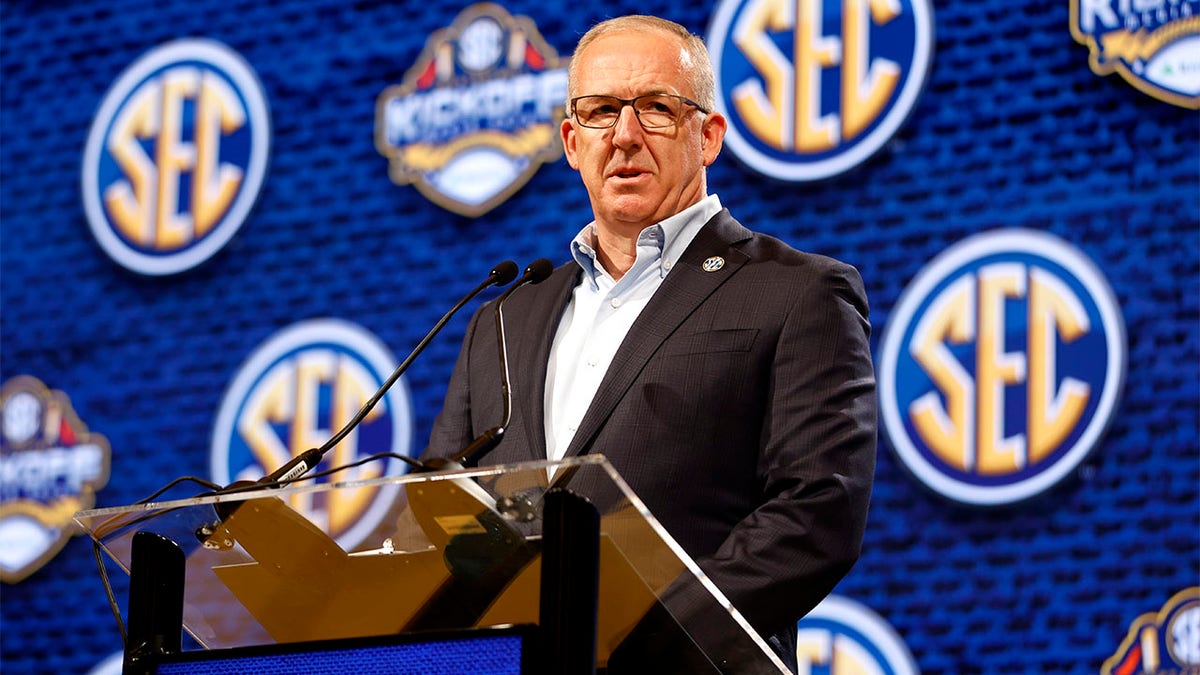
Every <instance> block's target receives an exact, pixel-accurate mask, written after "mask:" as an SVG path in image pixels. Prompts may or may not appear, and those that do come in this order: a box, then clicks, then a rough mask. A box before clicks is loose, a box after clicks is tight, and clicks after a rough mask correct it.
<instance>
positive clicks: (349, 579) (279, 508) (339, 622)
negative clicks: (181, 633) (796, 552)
mask: <svg viewBox="0 0 1200 675" xmlns="http://www.w3.org/2000/svg"><path fill="white" fill-rule="evenodd" d="M561 490H567V491H570V492H571V493H573V494H574V495H577V496H579V497H583V498H584V499H586V501H587V502H590V504H591V505H592V506H594V507H595V509H596V511H597V512H598V515H599V532H600V536H599V542H598V543H599V547H598V551H599V554H598V559H599V560H598V562H599V565H598V569H599V575H598V603H597V607H598V609H597V611H596V617H595V620H596V665H597V666H598V667H599V668H600V669H602V670H604V669H609V670H610V671H611V672H614V673H615V672H620V666H619V664H620V663H622V662H630V663H632V662H633V661H634V660H636V659H640V658H644V657H643V656H641V655H639V649H642V650H646V651H652V652H655V656H656V658H660V659H661V658H669V657H667V656H665V655H664V653H663V650H667V651H669V650H670V649H672V648H673V646H680V645H682V646H684V647H686V649H687V650H688V651H689V652H690V653H691V654H692V656H691V657H690V658H693V659H698V660H699V662H701V663H703V664H704V667H708V666H711V669H710V671H711V672H714V673H726V672H728V673H779V672H787V671H786V669H785V668H784V666H783V664H782V662H781V661H779V660H778V658H777V657H776V656H775V655H774V654H773V653H772V652H771V651H770V649H769V648H768V647H767V645H766V643H765V642H764V641H763V640H762V639H761V638H760V637H759V636H758V635H757V633H755V632H754V631H753V629H751V628H750V626H749V624H748V623H747V622H746V621H745V620H744V618H743V617H742V616H741V615H740V614H739V613H738V612H737V610H736V609H735V608H733V607H732V606H731V604H730V603H729V602H728V601H727V600H726V599H725V597H724V596H723V595H722V594H721V592H720V590H719V589H717V588H716V587H715V586H714V585H713V584H712V583H711V581H709V580H708V579H707V577H706V576H705V575H704V573H703V572H702V571H701V570H700V568H699V567H698V566H697V565H696V563H695V562H694V561H693V560H691V558H689V557H688V555H687V554H686V553H685V552H684V551H683V549H682V548H681V547H680V546H679V545H678V544H677V543H675V541H674V540H673V539H672V538H671V537H670V535H669V534H668V533H667V532H666V531H665V530H664V529H663V528H662V527H661V525H660V524H659V523H658V522H657V521H656V520H655V519H654V517H653V516H652V515H651V514H650V513H649V512H648V511H647V510H646V507H645V506H644V504H643V503H642V502H641V500H640V499H638V497H637V495H635V494H633V492H632V491H631V490H630V488H629V487H628V485H626V483H625V482H624V481H623V480H622V479H621V477H620V476H619V475H618V474H617V472H616V471H615V470H614V469H613V467H612V466H611V465H610V464H609V463H608V461H607V460H606V459H605V458H604V457H603V456H600V455H596V456H584V457H577V458H571V459H568V460H563V461H559V462H529V463H521V464H509V465H501V466H495V467H486V468H480V469H470V470H459V471H444V472H430V473H419V474H408V475H401V476H395V477H387V478H380V479H374V480H369V481H348V482H340V483H339V482H334V483H324V484H315V485H304V486H297V487H286V488H256V489H253V490H249V491H245V492H235V493H229V494H221V495H209V496H202V497H196V498H191V499H182V500H173V501H162V502H153V503H147V504H138V505H133V506H126V507H117V508H103V509H93V510H90V511H82V512H80V513H78V514H76V516H75V520H76V521H77V522H78V523H79V524H80V525H81V526H82V527H83V529H84V530H85V531H86V532H87V533H88V534H89V535H90V536H91V537H92V538H93V539H94V540H95V541H96V542H97V543H98V544H99V546H100V547H101V548H102V550H103V551H104V552H105V553H106V554H107V556H108V557H109V558H110V560H111V563H110V565H115V566H117V567H119V568H120V569H121V570H122V571H124V572H125V573H130V572H131V570H133V569H134V564H133V557H134V550H135V544H134V542H135V539H136V538H137V537H138V536H140V537H146V536H147V534H145V533H149V534H150V535H153V536H155V537H156V538H157V539H158V540H162V541H167V542H169V543H170V544H173V547H177V548H178V549H179V551H180V552H181V554H182V556H181V557H182V560H183V561H184V562H183V567H184V573H183V576H184V583H183V589H182V595H183V598H182V601H183V620H182V628H183V630H185V631H186V632H187V633H188V634H189V635H191V636H192V637H193V638H194V639H195V641H196V642H197V643H198V644H199V645H200V646H201V647H203V648H204V649H209V650H214V649H226V648H235V647H244V646H251V645H265V644H281V643H301V642H309V641H322V640H326V641H327V640H334V639H341V638H360V637H368V636H384V635H396V634H414V633H417V634H419V633H421V632H422V631H430V632H435V631H441V632H445V631H454V630H468V629H482V628H487V627H498V626H508V625H526V626H538V625H539V624H541V623H543V622H544V621H548V620H549V619H546V618H544V616H545V615H544V610H543V608H541V607H540V601H541V587H542V586H541V583H542V569H541V568H542V560H543V557H542V553H543V551H542V545H543V541H544V537H543V535H544V534H546V535H548V534H549V532H546V533H544V532H543V525H544V523H545V521H544V520H543V518H542V509H543V508H544V505H545V504H546V503H547V494H555V493H557V492H558V491H561ZM548 491H551V492H548ZM381 493H387V494H390V495H391V496H393V497H394V503H393V506H392V509H391V511H389V513H388V515H387V517H385V518H384V519H383V521H382V522H381V523H380V524H379V525H377V526H375V527H374V529H373V530H372V531H369V532H355V531H353V530H352V529H348V528H345V527H344V526H342V527H339V526H338V525H336V524H335V525H331V524H330V523H329V522H327V521H328V520H329V519H328V518H322V517H321V516H319V515H312V512H310V511H309V510H308V507H310V506H311V505H314V504H329V503H335V502H340V503H343V504H345V503H368V502H370V501H371V500H372V499H373V498H374V497H376V496H377V495H379V494H381ZM139 533H143V534H141V535H139ZM547 555H548V556H549V554H547ZM564 610H565V611H566V612H568V613H569V612H570V610H571V608H570V607H566V608H564ZM639 645H640V647H639ZM631 672H634V671H631ZM700 672H704V671H703V668H701V671H700Z"/></svg>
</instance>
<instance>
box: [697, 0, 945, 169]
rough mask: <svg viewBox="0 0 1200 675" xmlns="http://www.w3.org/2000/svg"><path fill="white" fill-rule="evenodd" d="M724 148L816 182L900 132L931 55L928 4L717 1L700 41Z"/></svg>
mask: <svg viewBox="0 0 1200 675" xmlns="http://www.w3.org/2000/svg"><path fill="white" fill-rule="evenodd" d="M706 42H707V43H708V47H709V51H710V53H711V54H712V59H713V68H714V70H715V74H716V88H717V109H718V110H720V111H721V113H722V114H723V115H725V117H726V118H727V119H728V120H729V129H728V131H727V132H726V136H725V142H726V143H727V144H728V146H729V148H730V149H731V150H732V151H733V153H734V154H735V155H736V156H737V157H738V158H739V159H741V160H742V161H743V162H745V163H746V164H748V165H749V166H750V167H751V168H753V169H754V170H755V171H758V172H759V173H762V174H764V175H767V176H771V177H773V178H778V179H780V180H787V181H816V180H821V179H823V178H828V177H830V176H834V175H837V174H839V173H842V172H844V171H847V170H849V169H851V168H853V167H855V166H857V165H859V164H861V163H862V162H864V161H866V160H867V158H869V157H870V156H871V155H872V154H874V153H875V152H876V151H877V150H879V148H881V147H882V146H883V144H884V143H886V142H887V141H888V140H889V139H890V138H891V137H892V136H893V135H894V134H895V133H896V131H897V130H898V129H899V128H900V125H901V124H903V122H904V120H905V119H907V117H908V114H909V113H910V112H911V111H912V109H913V107H914V106H915V104H916V101H917V98H918V96H919V94H920V92H921V90H922V88H923V87H924V84H925V78H926V75H927V74H928V72H929V67H930V62H931V61H932V55H933V19H932V10H931V8H930V5H929V2H928V0H723V1H722V2H721V3H720V5H718V7H717V10H716V13H715V15H714V17H713V22H712V26H711V28H710V30H709V33H708V35H707V38H706Z"/></svg>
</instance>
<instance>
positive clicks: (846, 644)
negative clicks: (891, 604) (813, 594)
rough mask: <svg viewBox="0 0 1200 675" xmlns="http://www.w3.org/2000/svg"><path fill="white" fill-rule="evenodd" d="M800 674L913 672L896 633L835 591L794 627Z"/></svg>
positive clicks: (890, 674)
mask: <svg viewBox="0 0 1200 675" xmlns="http://www.w3.org/2000/svg"><path fill="white" fill-rule="evenodd" d="M796 638H797V639H796V657H797V662H798V665H799V666H800V672H801V673H829V674H830V675H853V674H855V673H878V674H879V675H916V673H918V672H920V671H919V670H918V669H917V664H916V661H915V660H914V659H913V656H912V652H910V651H909V649H908V645H906V644H905V643H904V640H902V639H901V638H900V636H899V635H898V634H897V633H896V631H895V630H894V629H893V628H892V627H891V625H889V624H888V623H887V622H886V621H884V620H883V618H882V617H880V616H879V615H878V614H876V613H875V612H873V611H871V609H869V608H868V607H867V606H866V605H863V604H861V603H858V602H855V601H853V600H850V599H848V598H844V597H841V596H838V595H831V596H829V597H827V598H825V599H824V600H822V601H821V604H819V605H817V606H816V607H815V608H813V610H812V611H811V612H809V613H808V614H807V615H806V616H805V617H804V618H803V619H801V620H800V623H799V624H798V625H797V627H796Z"/></svg>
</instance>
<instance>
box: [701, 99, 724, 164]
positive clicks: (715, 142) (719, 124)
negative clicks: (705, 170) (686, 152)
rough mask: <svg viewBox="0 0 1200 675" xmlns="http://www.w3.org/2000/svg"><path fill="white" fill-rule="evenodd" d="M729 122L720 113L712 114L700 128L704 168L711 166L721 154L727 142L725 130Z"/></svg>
mask: <svg viewBox="0 0 1200 675" xmlns="http://www.w3.org/2000/svg"><path fill="white" fill-rule="evenodd" d="M728 127H729V122H727V121H726V120H725V116H724V115H722V114H721V113H719V112H711V113H709V114H708V117H707V118H706V119H705V120H704V126H703V127H701V128H700V149H701V151H702V152H703V157H704V166H711V165H712V163H713V162H715V161H717V155H719V154H721V146H722V145H723V144H724V142H725V130H726V129H727V128H728Z"/></svg>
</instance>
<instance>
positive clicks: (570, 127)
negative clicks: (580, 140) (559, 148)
mask: <svg viewBox="0 0 1200 675" xmlns="http://www.w3.org/2000/svg"><path fill="white" fill-rule="evenodd" d="M558 130H559V133H560V134H561V135H562V144H563V153H564V154H566V156H567V164H570V165H571V168H572V169H575V170H576V171H578V170H579V152H578V151H577V150H576V148H575V134H576V131H575V125H574V124H572V123H571V120H569V119H564V120H563V121H562V124H561V125H560V126H559V128H558Z"/></svg>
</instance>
